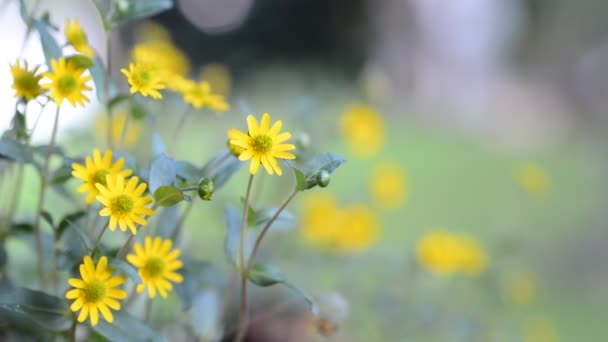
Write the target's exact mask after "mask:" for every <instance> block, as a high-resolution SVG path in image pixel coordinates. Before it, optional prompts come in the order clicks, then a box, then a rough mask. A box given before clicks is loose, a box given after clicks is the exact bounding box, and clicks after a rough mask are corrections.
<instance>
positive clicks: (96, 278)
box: [65, 255, 127, 326]
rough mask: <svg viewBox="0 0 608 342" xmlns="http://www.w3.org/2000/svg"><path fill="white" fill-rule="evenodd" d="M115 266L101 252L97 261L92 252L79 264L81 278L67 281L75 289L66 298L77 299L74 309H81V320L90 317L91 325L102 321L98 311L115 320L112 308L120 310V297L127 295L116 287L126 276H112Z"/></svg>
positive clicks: (73, 305) (108, 320) (107, 319)
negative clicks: (110, 265)
mask: <svg viewBox="0 0 608 342" xmlns="http://www.w3.org/2000/svg"><path fill="white" fill-rule="evenodd" d="M112 273H113V270H112V268H111V267H108V258H107V257H105V256H102V257H101V258H100V259H99V262H98V263H97V265H95V263H94V262H93V259H92V258H91V257H90V256H88V255H87V256H85V257H84V261H83V263H82V264H80V279H78V278H70V279H68V283H69V284H70V286H72V287H73V289H71V290H69V291H67V292H66V294H65V298H67V299H74V302H73V303H72V305H71V306H70V310H72V311H73V312H76V311H80V313H79V314H78V322H81V323H82V322H84V321H85V320H86V319H87V317H90V319H91V325H92V326H96V325H97V323H98V322H99V313H100V312H101V315H102V316H103V318H104V319H105V320H106V321H107V322H108V323H112V322H113V321H114V315H112V312H111V311H110V309H112V310H120V303H119V302H118V300H119V299H125V298H127V293H126V292H125V291H124V290H121V289H118V288H116V287H117V286H119V285H122V284H123V283H124V282H125V277H123V276H115V277H112Z"/></svg>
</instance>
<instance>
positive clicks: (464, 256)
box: [416, 230, 488, 276]
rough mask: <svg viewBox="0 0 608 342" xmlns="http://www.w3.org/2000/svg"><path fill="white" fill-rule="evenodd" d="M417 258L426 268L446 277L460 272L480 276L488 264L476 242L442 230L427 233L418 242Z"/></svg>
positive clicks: (483, 252)
mask: <svg viewBox="0 0 608 342" xmlns="http://www.w3.org/2000/svg"><path fill="white" fill-rule="evenodd" d="M416 256H417V259H418V262H419V263H420V264H421V265H422V266H423V267H424V268H426V269H427V270H429V271H431V272H434V273H436V274H439V275H444V276H445V275H450V274H452V273H455V272H458V271H463V272H465V273H467V274H469V275H478V274H479V273H481V272H483V271H484V270H485V268H486V267H487V262H488V261H487V256H486V254H485V251H484V250H483V249H482V248H481V247H480V246H479V244H478V243H477V242H476V241H475V240H473V239H472V238H470V237H462V236H458V235H454V234H450V233H448V232H445V231H441V230H436V231H432V232H430V233H427V234H426V235H425V236H424V237H422V238H421V239H420V240H419V241H418V243H417V245H416Z"/></svg>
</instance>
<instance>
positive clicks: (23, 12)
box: [19, 0, 30, 26]
mask: <svg viewBox="0 0 608 342" xmlns="http://www.w3.org/2000/svg"><path fill="white" fill-rule="evenodd" d="M19 15H20V16H21V20H23V23H24V24H26V25H28V26H29V24H30V16H29V14H28V13H27V7H26V6H25V0H19Z"/></svg>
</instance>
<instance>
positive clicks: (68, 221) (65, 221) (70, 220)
mask: <svg viewBox="0 0 608 342" xmlns="http://www.w3.org/2000/svg"><path fill="white" fill-rule="evenodd" d="M86 215H87V213H86V211H84V210H78V211H76V212H74V213H71V214H67V215H65V216H64V217H63V218H62V219H61V221H59V224H58V225H57V230H56V233H55V240H59V239H60V238H61V235H63V232H64V231H65V230H66V229H67V228H68V227H70V226H71V225H73V224H75V223H76V222H78V220H80V219H81V218H83V217H85V216H86ZM75 229H76V230H79V229H78V228H75ZM85 235H86V234H85Z"/></svg>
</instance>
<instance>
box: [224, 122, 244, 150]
mask: <svg viewBox="0 0 608 342" xmlns="http://www.w3.org/2000/svg"><path fill="white" fill-rule="evenodd" d="M238 134H239V130H238V129H236V128H231V129H229V130H228V142H227V144H228V148H229V149H230V152H232V155H234V156H235V157H238V156H239V155H240V154H241V152H243V151H244V150H245V149H244V148H242V147H241V146H237V145H235V144H233V143H231V142H230V140H233V139H236V138H237V137H238Z"/></svg>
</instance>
